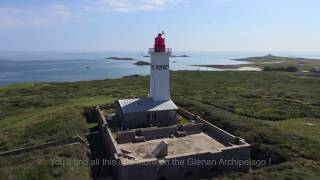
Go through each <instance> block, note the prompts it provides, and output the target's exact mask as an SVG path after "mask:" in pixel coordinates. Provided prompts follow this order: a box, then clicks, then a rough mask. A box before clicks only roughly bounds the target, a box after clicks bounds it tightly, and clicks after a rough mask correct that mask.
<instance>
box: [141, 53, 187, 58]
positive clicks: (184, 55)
mask: <svg viewBox="0 0 320 180" xmlns="http://www.w3.org/2000/svg"><path fill="white" fill-rule="evenodd" d="M143 57H150V56H149V55H144V56H143ZM170 57H172V58H177V57H181V58H187V57H190V56H188V55H186V54H182V55H174V54H172V55H170Z"/></svg>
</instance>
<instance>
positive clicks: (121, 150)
mask: <svg viewBox="0 0 320 180" xmlns="http://www.w3.org/2000/svg"><path fill="white" fill-rule="evenodd" d="M96 112H97V115H98V120H99V128H100V130H101V132H102V133H101V135H102V138H103V141H104V145H105V148H106V150H107V153H108V154H109V155H110V157H111V158H112V159H113V160H114V161H115V162H116V167H115V169H116V171H117V173H116V174H117V178H118V179H119V180H129V179H142V180H143V179H146V180H147V179H148V180H153V179H154V180H157V179H168V180H169V179H170V180H171V179H172V180H173V179H186V178H189V179H192V178H194V177H198V176H213V175H215V174H217V173H221V172H225V171H249V169H250V165H249V163H248V162H249V160H250V145H249V144H248V143H246V142H245V141H244V140H242V139H241V138H239V137H235V136H233V135H231V134H229V133H227V132H225V131H223V130H222V129H220V128H218V127H216V126H214V125H212V124H210V123H209V122H207V121H205V120H204V119H201V118H200V117H198V116H195V115H193V114H192V113H190V112H188V111H186V110H184V109H182V108H179V113H180V114H181V115H183V116H185V117H187V118H189V119H193V120H194V121H195V122H194V123H191V124H185V125H175V126H170V127H152V128H143V129H133V130H129V131H123V132H117V133H112V132H111V129H110V128H109V126H108V124H107V122H106V119H105V117H104V115H103V114H102V113H101V111H100V109H99V108H97V109H96ZM162 142H165V143H167V144H168V152H167V154H166V156H164V157H161V158H158V157H155V156H152V154H150V152H151V151H152V150H153V149H154V148H157V147H158V144H160V143H162ZM228 162H229V164H228ZM237 162H247V163H246V164H242V165H239V164H236V163H237ZM230 163H231V164H230Z"/></svg>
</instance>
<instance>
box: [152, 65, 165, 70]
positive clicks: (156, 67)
mask: <svg viewBox="0 0 320 180" xmlns="http://www.w3.org/2000/svg"><path fill="white" fill-rule="evenodd" d="M151 69H152V70H168V69H169V65H152V66H151Z"/></svg>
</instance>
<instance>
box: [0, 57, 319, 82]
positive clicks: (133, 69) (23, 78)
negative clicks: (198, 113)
mask: <svg viewBox="0 0 320 180" xmlns="http://www.w3.org/2000/svg"><path fill="white" fill-rule="evenodd" d="M174 54H175V55H182V54H187V55H189V56H191V57H188V58H179V57H177V58H171V59H170V69H171V70H173V71H178V70H199V71H217V70H218V69H214V68H206V67H196V66H191V65H205V64H221V65H226V64H243V63H246V62H240V61H234V60H232V59H237V58H245V57H252V56H264V55H267V54H274V55H281V56H295V57H305V58H316V59H320V52H276V53H272V52H175V53H174ZM144 55H147V53H146V52H85V53H84V52H1V51H0V85H6V84H10V83H20V82H65V81H68V82H70V81H81V80H96V79H115V78H121V77H123V76H130V75H147V74H149V72H150V68H149V66H136V65H134V64H133V63H135V62H136V61H123V60H121V61H120V60H109V59H106V58H107V57H112V56H116V57H131V58H135V59H139V60H143V61H150V58H148V57H144Z"/></svg>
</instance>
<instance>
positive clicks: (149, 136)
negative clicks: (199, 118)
mask: <svg viewBox="0 0 320 180" xmlns="http://www.w3.org/2000/svg"><path fill="white" fill-rule="evenodd" d="M204 128H205V126H204V124H203V123H196V124H185V125H178V126H172V127H150V128H143V129H136V130H130V131H123V132H118V133H117V142H118V143H119V144H123V143H129V142H134V141H135V137H136V136H143V137H144V139H145V140H153V139H161V138H169V137H170V136H171V135H176V134H177V132H178V131H185V132H186V134H187V135H190V134H198V133H201V132H202V131H203V130H204Z"/></svg>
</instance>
